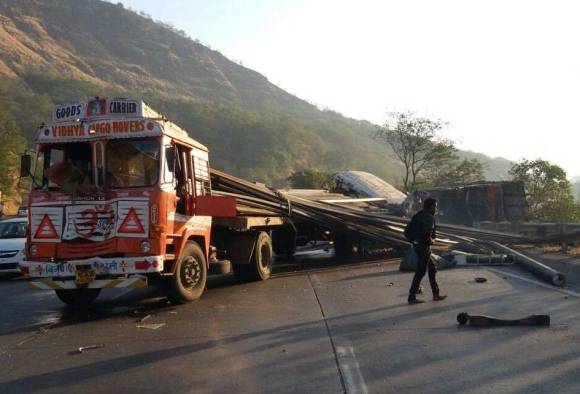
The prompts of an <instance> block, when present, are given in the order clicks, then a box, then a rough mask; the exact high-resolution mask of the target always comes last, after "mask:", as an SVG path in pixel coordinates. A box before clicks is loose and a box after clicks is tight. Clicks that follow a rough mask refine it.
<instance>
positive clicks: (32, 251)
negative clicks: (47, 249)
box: [28, 244, 38, 256]
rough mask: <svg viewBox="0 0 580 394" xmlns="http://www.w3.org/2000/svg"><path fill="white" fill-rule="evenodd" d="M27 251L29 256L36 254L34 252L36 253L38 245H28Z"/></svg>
mask: <svg viewBox="0 0 580 394" xmlns="http://www.w3.org/2000/svg"><path fill="white" fill-rule="evenodd" d="M28 253H30V255H31V256H36V254H37V253H38V247H37V246H36V245H34V244H32V245H30V247H29V248H28Z"/></svg>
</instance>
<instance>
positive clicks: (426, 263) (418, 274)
mask: <svg viewBox="0 0 580 394" xmlns="http://www.w3.org/2000/svg"><path fill="white" fill-rule="evenodd" d="M413 249H414V250H415V253H416V254H417V268H415V276H414V277H413V283H412V284H411V290H409V297H411V298H412V297H415V295H416V294H417V291H419V286H420V285H421V280H422V279H423V277H424V276H425V272H426V271H427V270H428V271H429V283H430V284H431V290H432V291H433V297H436V296H438V295H439V286H438V285H437V280H436V279H435V275H436V274H437V267H435V263H434V262H433V259H432V258H431V248H430V247H429V246H428V245H422V244H414V245H413Z"/></svg>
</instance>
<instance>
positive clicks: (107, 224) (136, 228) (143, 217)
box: [63, 199, 149, 242]
mask: <svg viewBox="0 0 580 394" xmlns="http://www.w3.org/2000/svg"><path fill="white" fill-rule="evenodd" d="M148 209H149V203H148V200H147V199H139V200H119V201H105V202H98V203H88V204H87V203H79V204H75V205H69V206H67V207H66V208H65V226H64V233H63V239H64V240H73V239H86V240H90V241H95V242H100V241H105V240H107V239H110V238H112V237H127V238H146V237H148V236H149V215H148Z"/></svg>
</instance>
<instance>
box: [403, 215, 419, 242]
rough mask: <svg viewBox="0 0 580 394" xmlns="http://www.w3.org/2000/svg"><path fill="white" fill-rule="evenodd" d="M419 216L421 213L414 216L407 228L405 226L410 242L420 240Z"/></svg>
mask: <svg viewBox="0 0 580 394" xmlns="http://www.w3.org/2000/svg"><path fill="white" fill-rule="evenodd" d="M417 215H419V213H416V214H414V215H413V217H412V218H411V220H410V221H409V223H407V226H405V238H407V241H409V242H413V241H416V240H417V238H418V234H417V232H418V231H419V223H417Z"/></svg>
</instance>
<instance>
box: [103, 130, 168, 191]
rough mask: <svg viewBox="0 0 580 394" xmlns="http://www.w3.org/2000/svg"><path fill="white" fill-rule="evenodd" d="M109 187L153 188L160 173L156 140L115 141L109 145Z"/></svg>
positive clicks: (107, 154) (107, 155)
mask: <svg viewBox="0 0 580 394" xmlns="http://www.w3.org/2000/svg"><path fill="white" fill-rule="evenodd" d="M106 157H107V186H109V187H113V188H121V187H137V186H151V185H154V184H155V183H157V177H158V173H159V143H158V142H157V141H156V140H113V141H109V142H108V143H107V153H106Z"/></svg>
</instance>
